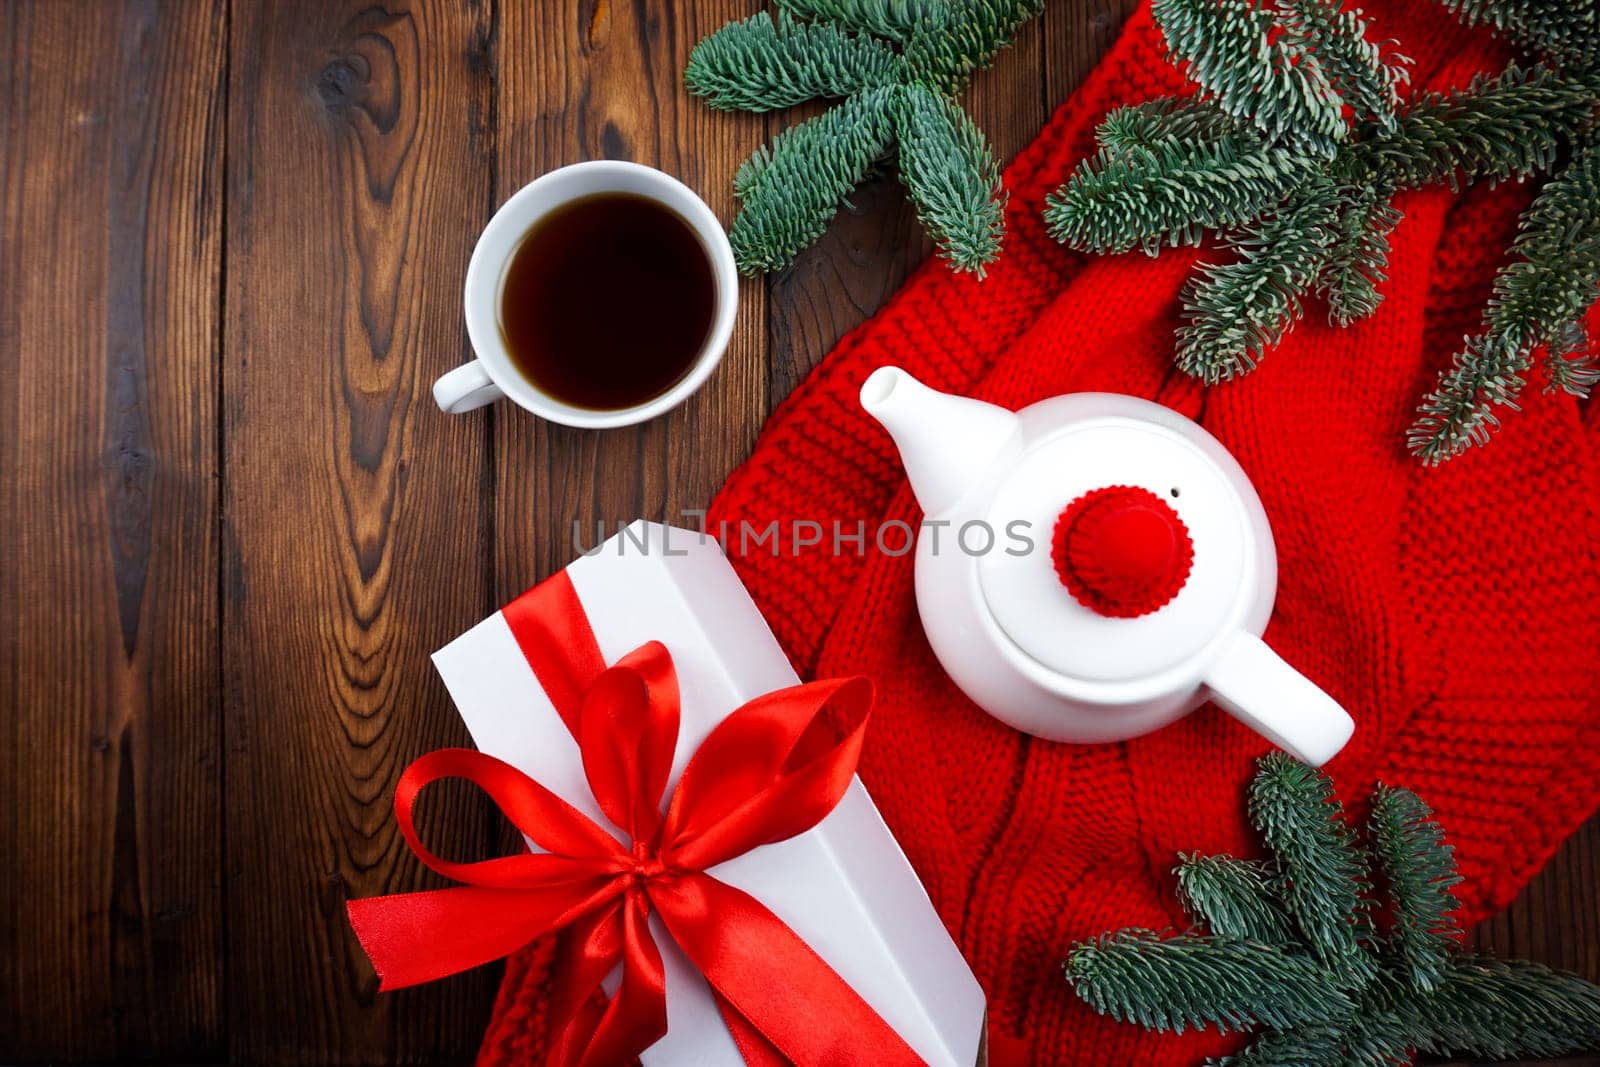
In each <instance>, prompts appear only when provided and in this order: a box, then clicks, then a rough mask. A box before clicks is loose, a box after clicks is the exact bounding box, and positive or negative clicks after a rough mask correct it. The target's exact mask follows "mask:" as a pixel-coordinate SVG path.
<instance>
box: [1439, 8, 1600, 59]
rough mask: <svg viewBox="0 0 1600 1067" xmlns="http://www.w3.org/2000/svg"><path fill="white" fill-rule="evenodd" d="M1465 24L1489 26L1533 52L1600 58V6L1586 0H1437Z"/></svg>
mask: <svg viewBox="0 0 1600 1067" xmlns="http://www.w3.org/2000/svg"><path fill="white" fill-rule="evenodd" d="M1440 2H1441V3H1443V4H1444V5H1445V6H1446V7H1448V8H1449V9H1450V10H1451V11H1453V12H1455V14H1456V16H1457V17H1458V18H1460V19H1461V21H1463V22H1465V23H1466V24H1467V25H1468V26H1484V25H1487V26H1491V27H1493V28H1494V29H1495V30H1497V31H1499V32H1501V33H1504V34H1505V35H1506V36H1508V37H1510V38H1512V39H1513V40H1515V41H1517V42H1518V43H1520V44H1522V45H1523V46H1524V47H1526V48H1529V49H1532V50H1533V51H1535V52H1543V53H1544V54H1546V55H1550V56H1555V57H1559V58H1561V59H1566V60H1571V61H1575V62H1581V63H1591V62H1594V61H1595V60H1596V59H1600V8H1597V7H1596V6H1595V4H1593V3H1591V2H1588V0H1440Z"/></svg>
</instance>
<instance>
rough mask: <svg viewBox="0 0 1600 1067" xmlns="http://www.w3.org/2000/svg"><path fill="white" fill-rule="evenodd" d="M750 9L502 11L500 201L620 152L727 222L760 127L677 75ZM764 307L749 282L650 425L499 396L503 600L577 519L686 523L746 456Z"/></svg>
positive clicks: (681, 6) (709, 5)
mask: <svg viewBox="0 0 1600 1067" xmlns="http://www.w3.org/2000/svg"><path fill="white" fill-rule="evenodd" d="M749 13H750V11H749V4H748V3H746V2H745V0H694V2H683V3H672V4H643V3H633V4H628V3H621V2H617V0H544V2H541V3H537V4H507V5H505V6H504V7H503V8H502V10H501V19H500V43H499V55H498V58H499V66H498V69H499V96H498V107H497V111H498V123H497V128H498V131H499V140H498V152H497V165H496V175H497V181H496V199H497V201H503V200H505V199H506V198H507V197H509V196H510V195H511V194H512V193H513V192H515V191H516V190H517V189H518V188H520V187H521V186H522V185H524V184H526V183H527V182H529V181H532V180H533V179H534V178H536V177H538V176H539V175H540V174H542V173H544V172H545V171H547V170H551V169H553V168H555V167H558V166H561V165H563V164H567V163H575V162H578V161H580V160H585V159H630V160H633V161H635V162H639V163H647V164H650V165H652V166H657V167H661V168H662V169H664V170H666V171H667V172H668V173H670V174H673V175H674V176H676V177H677V178H679V179H680V180H682V181H683V182H684V183H685V184H687V185H689V186H690V187H691V188H693V189H694V190H695V191H696V192H697V193H699V194H700V195H701V196H702V197H703V198H704V199H705V201H706V203H708V204H709V205H711V208H712V210H714V211H715V212H716V213H717V215H718V217H720V218H721V219H722V220H723V222H724V224H727V223H728V222H731V221H732V218H733V209H734V202H733V192H732V179H733V172H734V169H735V168H736V167H737V166H738V164H739V162H740V161H742V160H743V159H744V157H745V156H747V155H748V154H749V153H750V152H751V150H753V149H754V148H755V147H756V145H757V144H758V143H759V142H760V138H761V135H762V132H763V123H762V120H761V119H760V117H758V116H752V115H730V114H726V113H721V112H713V111H711V110H710V109H708V108H706V107H704V106H703V105H702V104H700V103H699V102H698V101H696V100H694V99H693V98H692V97H690V96H689V95H688V93H687V92H685V91H684V89H683V78H682V75H683V68H684V64H685V63H686V62H687V61H688V58H689V51H690V49H692V48H693V47H694V45H695V44H696V43H697V42H698V41H699V40H700V38H701V37H703V36H704V35H705V34H707V33H710V32H712V31H713V30H715V29H717V28H718V27H720V26H721V25H722V24H723V23H725V22H727V21H729V20H731V19H734V18H742V17H745V16H747V15H748V14H749ZM619 299H620V297H619ZM765 305H766V301H765V295H764V292H763V288H762V285H761V283H760V282H759V281H746V282H745V283H744V284H743V286H742V287H741V300H740V309H739V320H738V323H737V325H736V326H735V328H734V336H733V342H732V345H731V346H730V347H729V349H728V353H727V355H726V356H725V357H724V358H723V361H722V365H721V367H720V368H719V369H718V370H717V372H716V374H714V375H713V376H712V378H711V380H710V381H709V382H708V383H707V385H706V387H705V388H703V389H702V390H701V391H700V392H699V393H698V394H696V395H695V396H694V397H693V398H692V399H690V400H689V401H688V402H687V403H686V404H684V405H683V406H682V407H680V408H678V409H677V410H676V411H673V412H672V413H670V414H668V415H666V416H663V417H661V418H658V419H656V420H654V421H653V422H651V423H648V424H646V425H643V426H636V427H629V428H626V429H620V430H608V431H599V432H596V431H591V430H573V429H569V428H566V427H560V426H553V425H551V424H549V423H546V422H543V421H542V420H537V419H534V418H532V417H531V416H529V415H528V414H527V413H526V412H523V411H520V410H518V409H516V408H515V407H511V406H509V405H506V404H501V405H499V406H498V407H497V408H496V409H495V410H494V411H493V413H492V415H490V416H488V417H489V418H490V419H492V421H493V424H494V460H495V531H496V536H495V566H494V571H495V589H496V595H497V597H498V598H499V599H500V600H502V601H503V600H506V599H509V598H510V597H512V596H515V595H516V594H517V593H519V592H521V591H522V590H523V589H524V588H526V587H527V586H528V585H530V584H532V583H533V582H534V581H536V580H537V579H539V578H542V577H544V576H545V575H548V574H549V573H551V572H552V571H555V570H558V569H559V568H561V567H563V566H565V565H566V563H567V562H568V561H569V560H571V559H572V557H573V556H574V555H575V554H576V548H575V544H574V542H575V537H574V530H575V529H577V530H581V531H582V535H581V538H580V539H581V541H582V544H583V545H584V546H589V545H593V544H594V543H595V531H596V524H597V523H600V524H603V528H604V530H605V532H606V533H608V534H609V533H611V532H614V531H615V529H616V526H617V524H618V523H619V522H626V521H628V520H630V519H633V518H636V517H639V516H644V517H648V518H655V519H665V520H668V521H673V522H677V523H678V524H679V525H684V524H686V523H687V522H690V521H692V520H685V519H684V518H683V516H682V512H683V510H684V509H694V508H704V507H705V506H706V504H707V503H709V501H710V499H711V495H712V493H714V492H715V491H716V489H717V487H718V486H720V485H721V484H722V480H723V478H724V477H726V475H727V473H728V472H729V471H730V470H732V469H733V467H734V466H736V465H737V464H738V463H739V461H740V460H742V459H743V458H744V457H745V456H746V455H747V454H748V453H749V450H750V446H751V444H752V443H753V442H754V440H755V433H756V430H757V428H758V427H759V426H760V424H761V420H762V419H763V418H764V417H765V415H766V412H767V410H768V407H769V397H768V394H767V388H766V370H765V362H766V353H765V346H764V344H763V341H764V338H765V329H766V310H765ZM622 310H623V311H624V312H625V308H622ZM465 418H466V420H467V421H468V422H470V423H477V422H479V421H481V420H482V419H483V418H484V416H481V415H469V416H466V417H465Z"/></svg>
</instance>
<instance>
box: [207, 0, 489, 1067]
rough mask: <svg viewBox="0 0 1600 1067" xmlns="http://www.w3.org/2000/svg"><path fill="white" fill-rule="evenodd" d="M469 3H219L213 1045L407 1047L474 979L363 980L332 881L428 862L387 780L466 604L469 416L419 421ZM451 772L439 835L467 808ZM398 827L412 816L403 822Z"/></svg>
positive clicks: (439, 702)
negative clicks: (222, 852)
mask: <svg viewBox="0 0 1600 1067" xmlns="http://www.w3.org/2000/svg"><path fill="white" fill-rule="evenodd" d="M492 33H493V15H492V12H491V10H490V9H489V7H488V6H487V5H485V4H461V3H457V2H456V0H427V2H421V0H419V2H415V3H411V2H398V0H390V2H388V3H386V4H385V5H383V6H364V5H363V4H361V3H359V2H357V3H326V4H297V5H291V4H242V5H240V7H239V9H238V10H236V11H235V13H234V18H233V26H232V50H231V52H232V65H231V72H230V73H231V77H230V85H229V97H230V123H229V126H230V129H229V146H228V195H229V214H228V244H227V255H228V264H227V321H226V324H225V327H226V329H225V335H224V337H225V353H226V360H225V365H224V371H223V373H224V382H225V391H226V397H227V403H226V409H225V411H224V417H223V418H224V421H223V425H224V430H225V433H226V437H227V451H226V462H227V467H226V472H225V479H226V483H225V484H226V499H225V510H224V520H225V536H226V544H225V559H224V563H223V567H224V577H225V590H226V603H225V618H224V630H223V637H224V661H225V662H224V675H225V679H226V685H227V694H226V696H227V701H226V709H227V710H226V714H227V746H228V773H227V858H226V865H227V866H226V871H227V882H228V890H227V918H228V1003H229V1014H228V1038H229V1041H228V1044H229V1050H230V1052H231V1055H232V1057H233V1058H234V1059H235V1060H238V1061H241V1062H271V1063H308V1064H312V1063H332V1062H339V1063H363V1062H373V1063H376V1062H402V1063H403V1062H432V1061H434V1060H436V1059H438V1058H439V1057H440V1056H441V1055H449V1056H453V1057H460V1056H462V1055H464V1054H465V1053H466V1052H467V1051H468V1050H469V1049H471V1048H472V1047H473V1045H474V1043H475V1040H476V1038H477V1036H478V1035H479V1034H480V1033H481V1032H482V1027H483V1024H484V1021H485V1018H486V1009H487V1004H488V1001H489V998H490V996H491V992H492V981H493V975H492V974H491V973H489V972H480V973H475V974H472V975H468V976H464V977H462V978H459V979H456V980H454V981H451V982H446V983H441V984H439V985H435V986H431V987H428V988H425V989H419V990H412V991H407V992H403V993H400V994H397V995H393V996H388V995H386V996H382V997H379V996H378V995H377V983H376V979H375V977H374V975H373V973H372V970H371V967H370V965H369V964H368V963H367V961H366V959H365V957H364V956H363V955H362V953H361V952H360V950H359V948H358V947H357V946H356V944H355V941H354V938H353V937H352V936H351V935H350V933H349V931H348V927H347V925H346V923H345V920H344V914H343V911H344V902H345V900H346V899H348V898H349V897H352V896H370V895H373V894H378V893H387V892H395V891H402V890H409V889H416V888H421V887H424V886H427V887H432V886H434V885H437V884H438V883H437V882H436V881H435V880H434V879H432V877H431V876H428V875H426V874H425V872H424V871H423V870H422V868H421V865H420V864H418V863H417V862H416V860H415V859H414V858H413V857H412V856H411V854H410V853H409V852H408V851H407V849H406V847H405V845H404V843H403V842H402V840H401V838H400V835H399V833H398V832H397V831H396V829H395V826H394V821H393V816H392V809H391V805H392V799H393V792H394V783H395V779H396V778H397V777H398V775H399V774H400V771H401V770H402V769H404V767H405V766H406V765H407V764H408V763H409V762H410V761H411V760H412V759H413V758H415V757H416V756H418V755H420V754H421V753H422V752H424V751H426V750H428V749H432V748H436V747H439V746H441V745H446V744H452V743H454V744H460V743H463V742H465V740H466V734H465V731H464V730H463V728H462V727H461V725H460V722H459V720H458V719H457V718H456V716H455V714H454V712H453V710H452V708H451V705H450V703H449V700H448V698H447V697H446V695H445V693H444V690H443V687H442V686H441V684H440V682H439V681H438V679H437V677H436V676H435V674H434V672H433V669H432V667H431V666H430V664H429V661H428V654H429V653H430V652H432V651H433V650H434V649H436V648H438V647H439V646H441V645H443V644H445V643H446V642H447V641H448V640H450V639H451V638H452V637H454V636H455V635H456V634H457V633H459V632H460V631H461V630H463V629H465V628H466V627H467V626H469V625H470V624H471V623H473V622H474V621H476V620H477V619H478V618H480V617H482V616H483V615H484V614H485V613H486V612H487V611H488V610H489V608H490V606H491V602H490V598H489V596H488V589H487V587H486V582H485V576H484V568H483V566H482V564H481V559H482V555H483V551H484V542H483V533H484V531H485V528H486V522H487V501H486V499H485V494H484V474H483V472H484V462H485V459H484V456H485V453H484V434H483V428H482V426H481V424H478V423H475V422H473V421H468V420H451V419H446V418H442V417H440V415H439V413H438V411H437V409H436V408H435V407H434V405H433V402H432V400H431V399H430V397H429V388H430V386H431V384H432V380H433V377H434V375H435V374H436V373H437V372H438V371H439V370H442V369H443V368H444V367H447V366H449V365H451V364H454V363H457V362H460V361H461V360H462V359H463V358H465V356H466V340H465V336H464V330H463V326H462V321H461V283H460V279H461V278H462V276H463V274H464V272H465V269H466V263H467V257H468V253H469V252H470V250H471V245H472V240H473V236H474V234H475V233H476V230H477V227H478V225H479V223H480V221H481V220H482V217H483V212H484V210H485V208H486V206H487V204H488V201H489V195H490V180H491V175H490V168H489V158H490V157H489V153H488V147H489V145H490V143H491V134H490V130H491V124H492V106H491V99H492V95H491V94H492V74H491V70H490V68H489V65H488V63H487V61H486V56H488V55H489V54H490V53H491V50H492V49H491V42H492ZM464 797H465V794H464V793H450V794H447V795H446V796H445V797H443V798H435V799H442V800H448V801H454V802H453V803H444V804H439V803H435V804H433V805H431V806H430V808H431V810H430V814H432V815H433V816H434V819H433V820H430V821H433V822H434V825H440V824H444V825H448V826H449V827H450V835H449V836H450V838H451V847H452V848H453V849H457V850H459V851H460V853H462V854H466V855H481V854H483V853H484V851H485V850H486V849H488V848H489V847H490V845H491V843H492V841H493V839H494V836H495V833H494V831H493V830H492V828H491V826H490V824H489V823H488V822H487V821H486V820H485V819H484V818H483V817H482V815H481V809H480V808H478V807H477V806H476V805H469V804H467V803H466V802H465V801H464ZM424 832H426V830H425V831H424Z"/></svg>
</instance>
